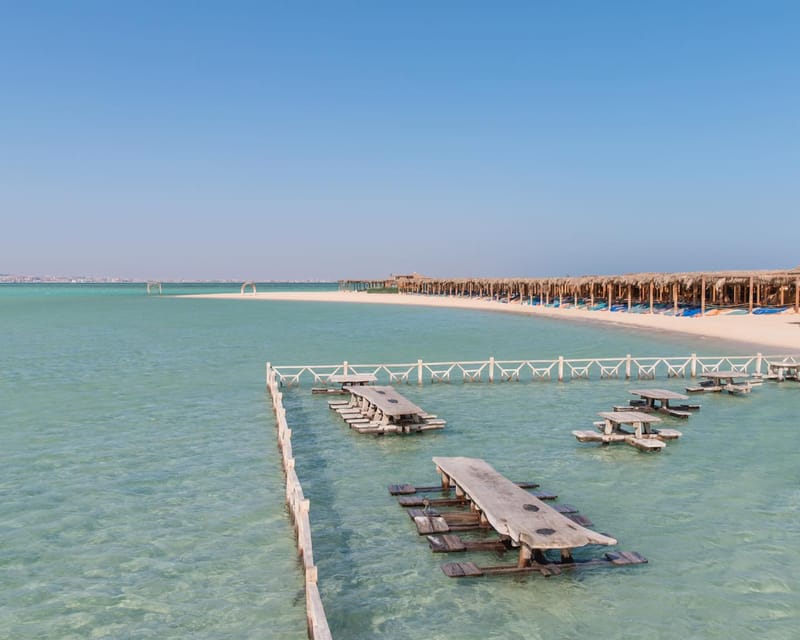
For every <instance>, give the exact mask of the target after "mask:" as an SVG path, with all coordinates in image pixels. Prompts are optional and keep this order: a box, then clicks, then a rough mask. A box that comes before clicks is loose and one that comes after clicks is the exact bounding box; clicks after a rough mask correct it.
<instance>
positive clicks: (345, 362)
mask: <svg viewBox="0 0 800 640" xmlns="http://www.w3.org/2000/svg"><path fill="white" fill-rule="evenodd" d="M348 368H349V365H348V364H347V360H345V361H344V363H343V364H342V370H343V371H344V375H347V374H348V373H349V371H348Z"/></svg>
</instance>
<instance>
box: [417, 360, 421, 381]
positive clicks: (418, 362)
mask: <svg viewBox="0 0 800 640" xmlns="http://www.w3.org/2000/svg"><path fill="white" fill-rule="evenodd" d="M417 384H422V358H420V359H419V360H417Z"/></svg>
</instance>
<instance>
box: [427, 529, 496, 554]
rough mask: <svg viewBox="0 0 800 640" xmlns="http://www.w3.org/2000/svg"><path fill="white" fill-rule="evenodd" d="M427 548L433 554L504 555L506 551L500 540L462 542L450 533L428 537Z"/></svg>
mask: <svg viewBox="0 0 800 640" xmlns="http://www.w3.org/2000/svg"><path fill="white" fill-rule="evenodd" d="M428 546H430V548H431V551H433V552H434V553H463V552H465V551H494V552H495V553H505V552H506V551H508V548H507V547H506V545H505V544H503V541H502V540H498V539H494V540H464V539H463V538H461V537H460V536H457V535H455V534H452V533H443V534H441V535H431V536H428Z"/></svg>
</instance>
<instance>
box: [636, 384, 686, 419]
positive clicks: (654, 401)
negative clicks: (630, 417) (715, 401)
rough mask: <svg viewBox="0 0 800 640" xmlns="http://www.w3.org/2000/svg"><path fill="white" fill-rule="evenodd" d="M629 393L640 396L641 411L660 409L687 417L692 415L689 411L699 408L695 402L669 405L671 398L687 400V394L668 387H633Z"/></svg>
mask: <svg viewBox="0 0 800 640" xmlns="http://www.w3.org/2000/svg"><path fill="white" fill-rule="evenodd" d="M630 393H631V394H632V395H635V396H639V398H641V400H642V401H643V403H644V404H643V405H642V406H641V407H640V408H641V410H642V411H660V412H661V413H666V414H667V415H670V416H673V417H675V418H688V417H689V416H690V415H692V414H691V413H689V411H696V410H698V409H700V405H697V404H682V405H678V406H670V404H669V403H670V401H671V400H688V399H689V396H687V395H684V394H682V393H677V392H675V391H670V390H668V389H634V390H632V391H631V392H630ZM631 404H634V403H633V402H631ZM634 406H638V405H634Z"/></svg>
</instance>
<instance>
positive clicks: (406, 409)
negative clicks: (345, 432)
mask: <svg viewBox="0 0 800 640" xmlns="http://www.w3.org/2000/svg"><path fill="white" fill-rule="evenodd" d="M344 389H345V390H346V391H347V392H348V393H350V396H351V401H350V402H349V403H342V404H343V405H344V406H340V405H339V404H338V403H330V404H331V408H334V409H336V410H337V411H338V412H339V413H340V414H341V415H342V417H343V418H344V419H345V420H346V421H347V422H348V423H349V424H350V426H351V427H352V428H353V429H355V430H356V431H358V432H359V433H377V434H381V433H392V432H403V433H408V432H411V431H427V430H429V429H441V428H443V427H444V425H445V421H444V420H440V419H437V418H436V416H433V415H430V414H428V413H426V412H425V410H424V409H422V408H421V407H418V406H417V405H415V404H414V403H413V402H411V401H410V400H409V399H408V398H405V397H404V396H402V395H400V393H398V391H397V390H396V389H395V388H394V387H390V386H369V385H358V386H349V385H348V386H345V387H344Z"/></svg>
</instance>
